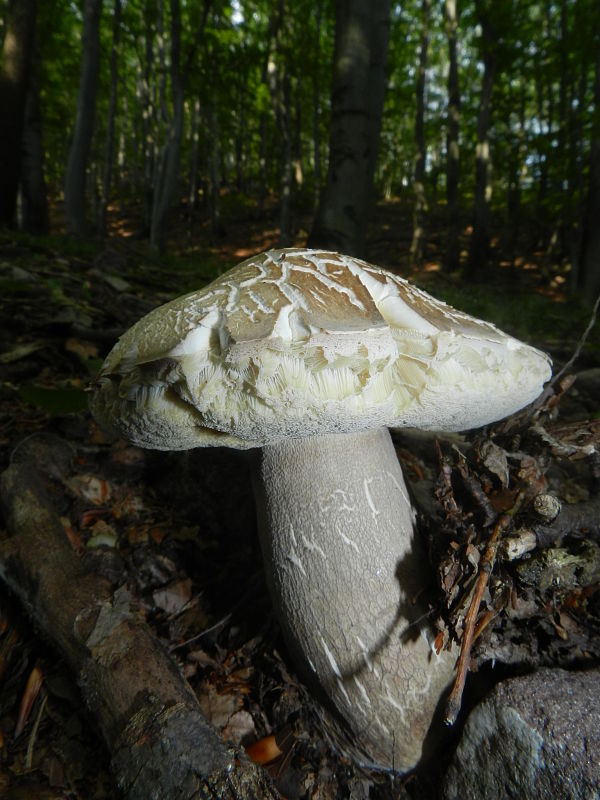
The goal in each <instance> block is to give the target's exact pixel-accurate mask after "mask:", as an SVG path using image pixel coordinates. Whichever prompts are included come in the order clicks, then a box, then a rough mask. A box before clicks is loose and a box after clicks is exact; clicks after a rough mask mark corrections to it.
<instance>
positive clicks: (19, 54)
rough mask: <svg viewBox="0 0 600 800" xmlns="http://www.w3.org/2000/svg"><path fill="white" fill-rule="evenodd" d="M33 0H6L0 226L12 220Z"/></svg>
mask: <svg viewBox="0 0 600 800" xmlns="http://www.w3.org/2000/svg"><path fill="white" fill-rule="evenodd" d="M35 13H36V4H35V0H9V3H8V8H7V10H6V27H5V30H4V31H3V33H4V42H3V46H2V54H1V57H0V65H1V66H0V227H2V226H4V225H7V226H13V225H14V224H15V223H16V209H17V194H18V190H19V180H20V177H21V156H22V138H23V129H24V124H25V104H26V99H27V91H28V87H29V77H30V73H31V62H32V49H33V40H34V30H35Z"/></svg>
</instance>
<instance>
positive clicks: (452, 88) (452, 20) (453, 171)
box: [444, 0, 460, 271]
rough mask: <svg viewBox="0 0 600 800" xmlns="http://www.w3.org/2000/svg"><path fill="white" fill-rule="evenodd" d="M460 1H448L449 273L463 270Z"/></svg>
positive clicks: (447, 150)
mask: <svg viewBox="0 0 600 800" xmlns="http://www.w3.org/2000/svg"><path fill="white" fill-rule="evenodd" d="M456 2H457V0H446V2H445V6H444V7H445V15H446V36H447V38H448V57H449V62H450V63H449V67H448V121H447V129H446V201H447V208H448V233H447V240H446V257H445V267H446V269H447V270H448V271H454V270H457V269H458V268H459V266H460V238H459V237H460V209H459V198H458V183H459V179H460V147H459V142H458V134H459V125H460V88H459V83H458V58H457V52H456V31H457V26H458V14H457V10H456Z"/></svg>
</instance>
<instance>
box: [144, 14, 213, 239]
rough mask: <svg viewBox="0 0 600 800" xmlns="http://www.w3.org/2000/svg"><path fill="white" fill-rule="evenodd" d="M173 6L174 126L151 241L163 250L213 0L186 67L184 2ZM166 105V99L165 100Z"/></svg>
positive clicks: (161, 169) (164, 159)
mask: <svg viewBox="0 0 600 800" xmlns="http://www.w3.org/2000/svg"><path fill="white" fill-rule="evenodd" d="M170 6H171V64H170V67H171V70H170V71H171V101H172V105H173V112H172V119H171V125H170V128H169V131H168V134H167V140H166V142H165V145H164V147H163V149H162V153H161V156H160V164H159V167H158V176H157V181H156V182H155V185H154V196H153V205H152V224H151V228H150V244H151V246H152V247H153V248H154V249H155V250H157V251H158V252H159V253H163V252H164V251H165V250H166V247H167V216H168V213H169V208H170V205H171V200H172V198H173V194H174V193H175V187H176V186H177V177H178V174H179V152H180V149H181V137H182V135H183V123H184V113H185V106H184V101H185V87H186V84H187V79H188V75H189V70H190V67H191V64H192V61H193V57H194V54H195V52H196V49H197V46H198V42H199V40H200V36H201V34H202V32H203V30H204V25H205V23H206V17H207V15H208V10H209V7H210V0H205V2H204V12H203V16H202V22H201V23H200V26H199V27H198V30H197V31H196V37H195V40H194V44H193V46H192V48H191V50H190V52H189V54H188V57H187V60H186V63H185V66H183V67H182V66H181V3H180V0H170ZM164 102H165V105H166V99H165V100H164Z"/></svg>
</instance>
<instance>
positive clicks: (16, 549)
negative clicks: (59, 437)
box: [0, 463, 279, 800]
mask: <svg viewBox="0 0 600 800" xmlns="http://www.w3.org/2000/svg"><path fill="white" fill-rule="evenodd" d="M0 500H1V502H2V506H3V511H4V517H5V522H6V525H7V528H8V529H9V531H10V533H11V534H12V536H11V538H10V539H8V540H6V541H3V542H2V543H1V545H0V578H1V579H2V581H3V582H4V583H5V584H6V585H7V586H8V587H9V588H10V589H11V591H12V592H14V593H15V595H16V596H17V597H18V598H19V600H20V601H21V602H22V603H23V605H24V606H25V608H26V609H27V611H28V612H29V614H30V615H31V616H32V617H33V619H34V621H35V623H36V626H37V628H38V629H39V630H41V632H42V633H43V634H44V635H45V636H46V637H48V638H49V639H50V641H51V642H52V643H53V645H54V646H55V647H56V648H57V649H58V650H59V652H60V653H61V655H62V656H63V657H64V658H65V660H66V662H67V664H68V665H69V667H70V668H71V669H72V670H73V672H74V673H75V675H76V677H77V682H78V684H79V686H80V687H81V691H82V694H83V697H84V700H85V702H86V704H87V706H88V709H89V711H90V712H91V714H92V716H93V718H94V720H95V722H96V724H97V726H98V730H99V732H100V734H101V736H102V738H103V740H104V743H105V745H106V747H107V748H108V750H109V751H110V753H111V756H112V761H111V765H112V770H113V773H114V777H115V782H116V787H117V789H118V791H119V792H120V794H122V795H123V797H124V798H125V799H126V800H147V798H150V797H160V798H161V800H175V798H177V800H214V799H215V798H219V800H246V799H247V798H256V800H259V798H267V799H271V800H275V799H276V798H277V797H279V795H278V794H277V792H276V791H275V789H274V788H273V787H272V785H271V782H270V781H269V779H268V778H267V776H266V774H265V773H264V772H263V770H261V769H259V768H258V767H256V766H255V765H254V764H252V763H251V762H249V761H248V759H247V758H246V757H245V756H244V754H243V753H241V752H239V751H237V750H235V749H234V748H233V747H230V746H228V745H227V744H226V743H225V742H224V741H223V740H222V739H221V737H220V736H219V734H218V733H217V732H216V731H215V730H214V729H213V728H212V727H211V726H210V724H209V723H208V722H207V720H206V718H205V717H204V715H203V714H202V711H201V710H200V706H199V705H198V701H197V699H196V697H195V695H194V693H193V691H192V689H191V688H190V686H189V684H188V683H187V682H186V680H185V679H184V678H183V676H182V675H181V673H180V671H179V669H178V668H177V665H176V664H175V662H174V661H173V660H172V658H171V657H170V655H169V654H168V652H167V651H166V650H165V648H164V647H163V645H162V644H161V643H160V642H159V641H158V639H157V638H156V637H155V636H154V635H153V634H152V632H151V631H150V629H149V627H148V626H147V625H146V623H145V622H144V620H143V618H142V615H141V614H140V613H139V612H137V611H136V610H135V608H134V604H133V601H132V598H131V596H130V595H129V593H128V592H127V589H126V588H125V587H121V588H119V589H117V590H116V591H113V587H112V586H111V584H110V583H109V581H108V580H106V579H105V578H103V577H100V576H99V575H96V574H94V573H90V572H88V571H87V570H86V569H85V568H84V566H83V564H82V562H81V560H80V559H79V557H78V556H77V555H76V553H75V551H74V550H73V549H72V547H71V546H70V544H69V542H68V539H67V537H66V536H65V533H64V529H63V526H62V524H61V522H60V520H59V518H58V516H57V515H56V513H55V512H54V510H53V509H52V507H51V505H50V503H49V500H48V499H47V497H46V495H45V492H44V489H43V486H42V483H41V481H40V479H39V477H37V474H36V472H35V467H34V465H33V464H31V463H25V464H13V465H12V466H11V467H9V468H8V469H7V470H6V471H5V472H4V473H3V474H2V477H1V479H0Z"/></svg>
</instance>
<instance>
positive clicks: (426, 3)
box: [410, 0, 431, 267]
mask: <svg viewBox="0 0 600 800" xmlns="http://www.w3.org/2000/svg"><path fill="white" fill-rule="evenodd" d="M421 8H422V12H421V26H422V29H421V47H420V50H419V66H418V68H417V86H416V92H415V94H416V100H417V113H416V117H415V145H416V155H415V176H414V194H415V207H414V211H413V236H412V242H411V245H410V263H411V266H413V267H415V266H417V265H418V264H420V263H421V261H422V260H423V252H424V246H425V229H424V225H425V214H426V213H427V196H426V194H425V159H426V157H427V148H426V143H425V74H426V70H427V50H428V48H429V17H430V12H431V3H430V0H423V3H422V6H421Z"/></svg>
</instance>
